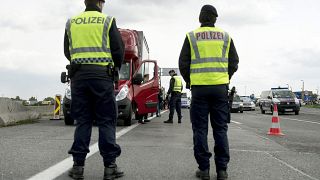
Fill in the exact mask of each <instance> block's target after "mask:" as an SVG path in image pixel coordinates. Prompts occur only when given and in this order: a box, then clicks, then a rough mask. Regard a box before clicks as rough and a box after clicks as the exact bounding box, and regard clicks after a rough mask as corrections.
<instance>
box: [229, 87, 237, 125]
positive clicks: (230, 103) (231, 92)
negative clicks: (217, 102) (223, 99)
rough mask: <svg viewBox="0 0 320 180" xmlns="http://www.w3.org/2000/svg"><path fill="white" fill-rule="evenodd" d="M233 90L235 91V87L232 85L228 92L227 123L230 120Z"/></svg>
mask: <svg viewBox="0 0 320 180" xmlns="http://www.w3.org/2000/svg"><path fill="white" fill-rule="evenodd" d="M228 89H229V86H228ZM235 92H236V88H235V87H232V89H231V91H230V92H229V93H228V103H229V115H228V121H227V123H230V122H231V109H232V103H233V96H234V94H235Z"/></svg>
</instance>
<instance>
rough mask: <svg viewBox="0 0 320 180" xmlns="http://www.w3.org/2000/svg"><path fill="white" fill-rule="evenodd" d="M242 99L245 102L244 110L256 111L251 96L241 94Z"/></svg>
mask: <svg viewBox="0 0 320 180" xmlns="http://www.w3.org/2000/svg"><path fill="white" fill-rule="evenodd" d="M240 99H241V100H242V102H243V110H244V111H255V110H256V109H255V106H256V105H255V104H254V102H253V100H252V99H251V98H250V97H247V96H241V97H240Z"/></svg>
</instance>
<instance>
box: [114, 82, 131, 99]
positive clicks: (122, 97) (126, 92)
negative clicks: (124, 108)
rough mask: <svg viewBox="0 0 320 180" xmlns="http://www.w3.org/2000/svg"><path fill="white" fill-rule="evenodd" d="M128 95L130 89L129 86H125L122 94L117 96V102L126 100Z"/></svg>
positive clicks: (121, 91)
mask: <svg viewBox="0 0 320 180" xmlns="http://www.w3.org/2000/svg"><path fill="white" fill-rule="evenodd" d="M128 93H129V88H128V86H127V85H124V86H123V87H122V88H121V90H120V92H119V93H118V95H117V96H116V101H121V100H123V99H124V98H126V97H127V95H128Z"/></svg>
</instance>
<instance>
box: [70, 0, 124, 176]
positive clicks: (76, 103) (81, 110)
mask: <svg viewBox="0 0 320 180" xmlns="http://www.w3.org/2000/svg"><path fill="white" fill-rule="evenodd" d="M104 3H105V1H104V0H85V5H86V9H85V11H84V12H82V13H80V14H79V15H77V16H74V17H72V18H70V19H69V20H68V21H67V23H66V33H65V39H64V51H65V56H66V58H67V59H68V60H69V61H70V64H71V71H70V72H71V73H70V74H69V75H70V76H71V97H72V102H71V116H72V118H73V119H75V120H76V122H77V127H76V130H75V134H74V142H73V145H72V147H71V149H70V151H69V154H72V156H73V161H74V165H73V167H72V169H71V170H70V171H69V176H70V177H72V178H73V179H84V176H83V171H84V165H85V159H86V155H87V153H89V144H90V138H91V131H92V123H93V120H95V121H96V123H97V126H98V127H99V150H100V154H101V156H102V157H103V161H104V166H105V169H104V180H109V179H114V178H117V177H121V176H123V172H121V171H120V170H119V169H118V168H117V165H116V163H115V161H116V158H117V157H118V156H120V154H121V148H120V146H119V145H117V144H116V123H117V105H116V101H115V96H114V81H113V71H114V69H115V68H118V69H120V68H121V64H122V61H123V59H124V46H123V42H122V39H121V35H120V33H119V31H118V28H117V25H116V21H115V19H114V18H113V17H111V16H107V15H105V14H103V13H102V8H103V6H104Z"/></svg>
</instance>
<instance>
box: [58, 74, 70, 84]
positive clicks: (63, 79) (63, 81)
mask: <svg viewBox="0 0 320 180" xmlns="http://www.w3.org/2000/svg"><path fill="white" fill-rule="evenodd" d="M60 78H61V82H62V83H66V82H69V80H68V75H67V73H66V72H62V73H61V77H60Z"/></svg>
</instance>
